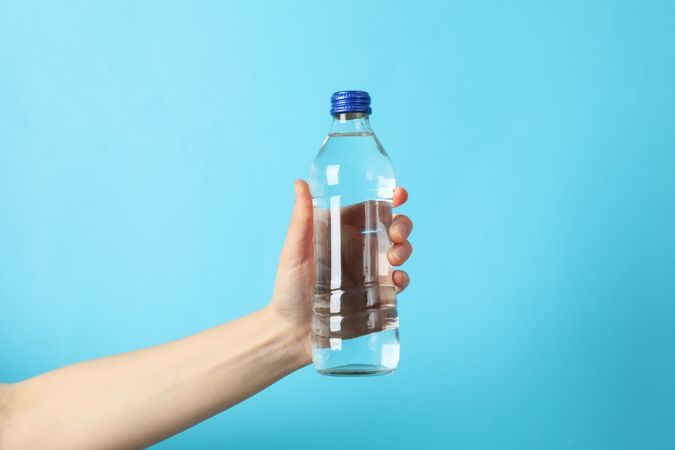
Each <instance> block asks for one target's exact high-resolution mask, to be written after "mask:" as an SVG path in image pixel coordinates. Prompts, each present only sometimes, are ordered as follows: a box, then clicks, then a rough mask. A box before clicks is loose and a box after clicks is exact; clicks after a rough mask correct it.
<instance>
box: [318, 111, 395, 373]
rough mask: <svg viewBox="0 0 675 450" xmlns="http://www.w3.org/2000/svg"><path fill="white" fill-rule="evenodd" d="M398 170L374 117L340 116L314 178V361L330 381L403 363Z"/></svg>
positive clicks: (379, 370) (319, 157) (388, 368)
mask: <svg viewBox="0 0 675 450" xmlns="http://www.w3.org/2000/svg"><path fill="white" fill-rule="evenodd" d="M395 187H396V178H395V174H394V168H393V166H392V164H391V161H390V159H389V157H388V156H387V154H386V153H385V151H384V149H383V148H382V146H381V144H380V142H379V141H378V139H377V137H376V136H375V134H374V133H373V131H372V130H371V129H370V125H369V121H368V115H367V114H363V113H356V114H351V113H350V114H339V115H338V116H336V118H335V120H334V123H333V127H332V129H331V132H330V133H329V135H328V136H327V137H326V140H325V141H324V144H323V145H322V147H321V150H320V151H319V154H318V155H317V157H316V159H315V161H314V163H313V165H312V168H311V173H310V188H311V191H312V197H313V203H314V254H315V260H316V283H315V292H314V304H313V330H312V331H313V334H312V344H313V359H314V365H315V367H316V369H317V370H318V371H319V372H320V373H323V374H327V375H376V374H385V373H390V372H392V371H394V370H395V369H396V367H397V366H398V362H399V336H398V313H397V309H396V289H395V287H394V284H393V280H392V273H391V267H390V264H389V261H388V259H387V251H388V250H389V248H390V247H391V241H390V239H389V235H388V231H389V225H390V224H391V220H392V211H391V209H392V199H393V194H394V188H395Z"/></svg>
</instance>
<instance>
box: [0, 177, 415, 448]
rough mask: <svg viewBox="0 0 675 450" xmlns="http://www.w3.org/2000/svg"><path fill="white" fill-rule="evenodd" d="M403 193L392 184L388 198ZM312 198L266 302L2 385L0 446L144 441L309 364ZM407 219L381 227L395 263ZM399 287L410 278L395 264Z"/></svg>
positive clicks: (298, 216) (298, 190)
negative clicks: (202, 326)
mask: <svg viewBox="0 0 675 450" xmlns="http://www.w3.org/2000/svg"><path fill="white" fill-rule="evenodd" d="M407 198H408V194H407V192H406V191H405V189H403V188H397V189H396V191H395V194H394V206H399V205H401V204H403V203H404V202H405V201H406V200H407ZM312 224H313V221H312V201H311V195H310V193H309V189H308V187H307V184H306V183H305V182H304V181H296V182H295V206H294V208H293V215H292V217H291V223H290V226H289V229H288V233H287V235H286V241H285V243H284V247H283V250H282V252H281V257H280V259H279V266H278V269H277V278H276V282H275V286H274V294H273V296H272V300H271V301H270V302H269V304H268V305H267V306H266V307H265V308H263V309H261V310H258V311H255V312H253V313H251V314H249V315H247V316H244V317H242V318H240V319H237V320H234V321H232V322H228V323H225V324H222V325H219V326H216V327H214V328H211V329H208V330H206V331H203V332H201V333H198V334H195V335H192V336H188V337H185V338H183V339H179V340H177V341H173V342H169V343H166V344H163V345H159V346H156V347H151V348H146V349H143V350H138V351H135V352H131V353H125V354H121V355H115V356H111V357H107V358H101V359H95V360H91V361H86V362H82V363H78V364H73V365H71V366H67V367H63V368H61V369H57V370H54V371H52V372H48V373H45V374H42V375H39V376H36V377H34V378H30V379H28V380H25V381H22V382H19V383H15V384H0V449H3V450H4V449H37V448H39V449H64V448H68V449H92V448H105V449H131V448H142V447H147V446H149V445H151V444H153V443H156V442H159V441H161V440H163V439H166V438H167V437H169V436H171V435H174V434H176V433H178V432H180V431H182V430H184V429H186V428H189V427H190V426H192V425H194V424H196V423H198V422H200V421H202V420H204V419H206V418H208V417H211V416H213V415H215V414H217V413H219V412H221V411H223V410H225V409H227V408H229V407H231V406H233V405H235V404H237V403H238V402H240V401H242V400H244V399H246V398H248V397H250V396H251V395H253V394H255V393H256V392H258V391H260V390H262V389H264V388H265V387H267V386H269V385H270V384H272V383H274V382H275V381H277V380H278V379H280V378H282V377H284V376H285V375H288V374H289V373H291V372H293V371H295V370H297V369H299V368H301V367H303V366H305V365H307V364H309V363H310V362H311V360H312V357H311V315H312V309H311V302H312V300H311V295H312V294H311V293H312V283H313V277H314V273H313V271H314V259H313V248H312ZM411 231H412V222H411V221H410V219H409V218H408V217H406V216H404V215H397V216H395V218H394V220H393V221H392V224H391V227H390V229H389V235H390V238H391V240H392V243H393V244H392V247H391V249H390V250H389V253H388V255H387V256H388V259H389V262H390V263H391V264H392V265H393V266H400V265H401V264H403V263H404V262H405V261H406V260H407V259H408V257H409V256H410V254H411V252H412V247H411V246H410V243H409V242H408V235H409V234H410V232H411ZM392 276H393V281H394V284H395V285H396V287H397V290H398V291H402V290H404V289H405V288H406V287H407V286H408V283H409V282H410V278H409V277H408V275H407V274H406V273H405V272H404V271H402V270H396V271H394V272H393V275H392Z"/></svg>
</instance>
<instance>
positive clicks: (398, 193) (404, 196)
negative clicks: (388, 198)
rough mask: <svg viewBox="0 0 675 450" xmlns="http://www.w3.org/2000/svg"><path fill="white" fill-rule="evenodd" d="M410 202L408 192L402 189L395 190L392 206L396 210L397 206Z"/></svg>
mask: <svg viewBox="0 0 675 450" xmlns="http://www.w3.org/2000/svg"><path fill="white" fill-rule="evenodd" d="M407 200H408V191H406V190H405V189H404V188H402V187H397V188H396V189H394V204H393V205H392V206H393V207H394V208H396V207H397V206H401V205H402V204H404V203H405V202H406V201H407Z"/></svg>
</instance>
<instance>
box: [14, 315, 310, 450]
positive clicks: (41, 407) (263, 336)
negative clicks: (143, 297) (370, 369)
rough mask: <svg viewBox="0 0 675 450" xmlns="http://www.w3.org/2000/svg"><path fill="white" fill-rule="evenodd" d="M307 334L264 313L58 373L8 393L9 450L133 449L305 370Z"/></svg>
mask: <svg viewBox="0 0 675 450" xmlns="http://www.w3.org/2000/svg"><path fill="white" fill-rule="evenodd" d="M303 333H306V331H303V330H296V329H294V327H292V326H291V325H284V322H283V321H281V320H278V319H277V317H276V316H274V313H273V312H272V311H271V310H268V309H265V310H260V311H257V312H255V313H253V314H251V315H249V316H246V317H243V318H241V319H238V320H235V321H233V322H230V323H227V324H224V325H220V326H218V327H215V328H212V329H210V330H207V331H204V332H202V333H199V334H196V335H193V336H190V337H187V338H184V339H181V340H178V341H175V342H171V343H169V344H164V345H161V346H157V347H152V348H149V349H145V350H140V351H137V352H132V353H127V354H123V355H118V356H113V357H109V358H103V359H99V360H94V361H89V362H85V363H80V364H75V365H73V366H69V367H65V368H63V369H59V370H56V371H53V372H50V373H47V374H45V375H41V376H39V377H36V378H33V379H30V380H27V381H24V382H22V383H19V384H17V385H15V386H14V387H13V389H12V393H13V395H12V399H11V405H10V408H9V411H10V413H9V415H8V417H9V424H8V425H7V426H5V433H4V435H5V436H4V438H5V443H6V445H7V447H8V448H15V447H16V448H42V449H46V448H70V449H75V448H138V447H144V446H147V445H149V444H151V443H153V442H157V441H159V440H161V439H164V438H166V437H168V436H171V435H173V434H175V433H177V432H179V431H181V430H183V429H185V428H187V427H189V426H191V425H193V424H195V423H197V422H199V421H201V420H204V419H206V418H207V417H210V416H212V415H214V414H216V413H218V412H220V411H222V410H224V409H226V408H228V407H230V406H232V405H234V404H236V403H238V402H239V401H241V400H243V399H245V398H247V397H249V396H250V395H252V394H254V393H256V392H257V391H259V390H261V389H263V388H264V387H266V386H268V385H269V384H271V383H273V382H274V381H276V380H278V379H279V378H281V377H283V376H284V375H286V374H288V373H290V372H292V371H294V370H296V369H298V368H300V367H302V366H303V365H305V364H307V363H309V356H308V355H307V353H306V351H305V350H304V348H303V345H302V341H303V338H306V336H304V335H303Z"/></svg>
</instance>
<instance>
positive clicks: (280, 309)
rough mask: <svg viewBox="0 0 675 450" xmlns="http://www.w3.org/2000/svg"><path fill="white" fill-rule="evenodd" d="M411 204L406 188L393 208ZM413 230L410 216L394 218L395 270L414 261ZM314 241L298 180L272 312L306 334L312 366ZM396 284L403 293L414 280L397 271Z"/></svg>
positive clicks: (308, 205) (308, 203)
mask: <svg viewBox="0 0 675 450" xmlns="http://www.w3.org/2000/svg"><path fill="white" fill-rule="evenodd" d="M407 200H408V192H407V191H406V190H405V189H403V188H400V187H399V188H396V190H395V191H394V199H393V206H394V207H397V206H400V205H402V204H403V203H405V202H406V201H407ZM412 228H413V224H412V221H411V220H410V219H409V218H408V217H407V216H405V215H402V214H398V215H396V216H394V218H393V220H392V222H391V225H390V227H389V238H390V239H391V241H392V246H391V248H390V249H389V251H388V253H387V259H388V260H389V263H390V264H391V265H392V266H400V265H401V264H403V263H404V262H405V261H406V260H407V259H408V258H409V257H410V254H411V253H412V246H411V245H410V242H408V236H409V235H410V232H411V231H412ZM312 239H313V206H312V196H311V194H310V192H309V187H308V186H307V183H306V182H304V181H302V180H298V181H296V182H295V206H294V208H293V215H292V217H291V223H290V226H289V228H288V232H287V234H286V241H285V243H284V247H283V250H282V251H281V257H280V258H279V265H278V268H277V277H276V282H275V286H274V295H273V297H272V301H271V302H270V305H269V306H268V308H269V310H270V311H272V312H273V313H274V314H275V316H276V317H278V320H281V321H283V323H285V324H287V325H289V326H291V327H293V328H294V329H295V330H304V332H302V333H299V335H300V336H302V338H301V339H302V342H300V343H299V345H300V347H301V348H302V350H303V352H304V354H305V357H306V361H307V362H308V363H309V361H311V355H312V351H311V347H312V344H311V330H312V297H313V292H314V280H315V263H314V247H313V242H312ZM392 281H393V282H394V285H395V286H396V291H397V292H401V291H403V290H404V289H405V288H406V287H407V286H408V284H409V283H410V277H409V276H408V274H407V273H406V272H405V271H403V270H395V271H394V272H393V273H392Z"/></svg>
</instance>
